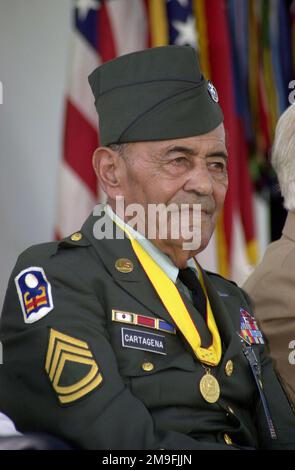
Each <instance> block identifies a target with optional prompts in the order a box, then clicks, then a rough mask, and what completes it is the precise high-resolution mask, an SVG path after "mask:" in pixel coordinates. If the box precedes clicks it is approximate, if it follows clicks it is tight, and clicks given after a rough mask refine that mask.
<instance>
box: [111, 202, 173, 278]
mask: <svg viewBox="0 0 295 470" xmlns="http://www.w3.org/2000/svg"><path fill="white" fill-rule="evenodd" d="M105 212H106V214H107V215H108V216H109V217H110V218H111V219H112V220H113V221H114V222H118V223H119V224H120V225H121V226H123V227H125V226H126V228H127V230H128V231H129V232H130V234H131V236H132V237H134V238H136V239H137V241H138V243H139V244H140V245H141V246H142V248H143V249H144V250H145V251H146V252H147V253H148V254H149V255H150V257H151V258H152V259H153V260H154V261H155V263H157V264H158V266H160V268H161V269H162V271H164V273H165V274H166V275H167V276H168V277H169V279H171V281H172V282H174V284H175V283H176V279H177V277H178V272H179V269H178V268H177V266H175V264H174V263H173V262H172V261H171V259H170V258H169V257H168V256H167V255H165V253H163V252H162V251H161V250H159V248H157V247H156V246H155V245H154V244H153V243H152V242H151V241H150V240H148V239H147V238H146V237H145V236H144V235H142V234H141V233H139V232H138V231H137V230H134V228H132V227H131V226H130V225H129V224H126V223H125V222H124V221H123V220H122V219H121V218H120V217H119V216H118V215H117V214H116V213H115V212H114V211H113V210H112V208H111V207H110V206H109V205H108V204H107V205H106V206H105Z"/></svg>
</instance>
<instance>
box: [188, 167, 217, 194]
mask: <svg viewBox="0 0 295 470" xmlns="http://www.w3.org/2000/svg"><path fill="white" fill-rule="evenodd" d="M183 189H184V190H185V191H195V192H196V193H198V194H202V195H206V196H208V195H211V194H213V180H212V176H211V174H210V172H209V170H208V168H207V165H206V164H201V165H198V166H196V167H194V168H193V169H192V170H191V171H190V173H189V175H188V179H187V181H186V183H185V185H184V187H183Z"/></svg>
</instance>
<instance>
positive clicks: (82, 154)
mask: <svg viewBox="0 0 295 470" xmlns="http://www.w3.org/2000/svg"><path fill="white" fill-rule="evenodd" d="M73 19H74V21H73V29H72V41H71V42H72V45H71V53H70V60H69V62H70V63H69V73H68V77H69V80H68V88H67V93H66V103H65V110H66V111H65V128H64V147H63V158H62V162H61V169H60V181H59V198H58V204H59V206H58V219H57V227H56V236H57V237H58V238H60V237H64V236H67V235H69V234H70V233H72V232H74V231H76V230H77V229H79V228H80V226H81V225H82V223H83V222H84V220H85V219H86V218H87V216H88V215H89V214H90V213H91V211H92V209H93V207H94V206H95V204H96V203H97V202H98V201H103V200H104V195H103V194H102V192H101V190H100V188H98V187H97V182H96V177H95V174H94V171H93V170H92V164H91V160H92V154H93V151H94V150H95V148H96V147H97V146H98V144H99V137H98V118H97V114H96V111H95V107H94V103H93V95H92V93H91V90H90V87H89V84H88V80H87V77H88V75H89V74H90V72H92V71H93V70H94V69H95V68H96V67H97V66H98V65H99V64H101V63H103V62H105V61H108V60H110V59H113V58H115V57H117V56H120V55H122V54H126V53H129V52H133V51H136V50H142V49H145V48H147V47H155V46H161V45H166V44H177V45H186V44H188V45H191V46H193V47H195V48H196V51H197V53H198V55H199V59H200V62H201V67H202V70H203V72H204V75H205V77H206V78H207V79H211V80H212V81H213V83H214V84H215V85H216V87H217V90H218V92H219V96H220V101H221V106H222V107H223V111H224V115H225V124H226V127H227V132H228V140H229V144H230V163H229V171H230V178H231V180H232V182H231V185H230V188H229V192H228V197H227V201H226V205H225V210H224V212H223V215H222V217H221V219H220V221H219V224H218V230H217V236H214V237H213V239H212V240H211V242H210V244H209V247H208V248H207V249H206V250H205V252H204V253H202V254H201V256H200V262H201V264H202V265H203V266H204V267H205V268H209V269H211V270H214V271H219V272H220V273H221V274H224V275H227V276H230V275H231V276H232V277H234V278H235V279H236V280H238V281H239V280H241V279H239V273H238V272H237V273H236V272H234V273H233V271H234V269H232V268H233V267H234V266H237V267H238V268H237V271H239V270H240V271H241V272H242V277H243V275H244V274H245V272H244V271H245V269H247V268H248V266H249V263H248V259H247V256H246V248H245V247H246V244H248V245H249V244H251V243H253V242H254V241H255V234H254V226H253V213H252V189H251V182H250V178H249V174H248V165H247V152H246V147H245V145H244V144H245V140H244V136H243V129H242V128H238V127H237V125H236V111H235V101H234V100H235V98H234V83H233V76H232V73H233V72H232V70H231V57H230V50H229V32H228V26H227V19H226V12H225V0H210V2H208V1H205V0H104V1H103V0H101V1H97V0H77V1H76V2H75V3H74V6H73ZM235 152H237V153H238V154H240V153H241V160H242V164H243V165H244V167H243V168H241V165H239V166H237V162H236V161H235V158H234V157H235V155H234V153H235ZM241 171H242V172H243V174H241ZM240 178H242V180H239V179H240ZM241 181H242V182H243V183H241ZM241 200H242V201H243V204H244V206H245V207H244V208H243V204H239V201H241ZM243 211H244V212H243ZM245 217H246V218H245ZM235 230H236V231H237V233H236V234H235ZM234 249H235V250H237V253H236V254H235V255H234V254H233V250H234ZM233 260H234V262H233ZM240 277H241V276H240Z"/></svg>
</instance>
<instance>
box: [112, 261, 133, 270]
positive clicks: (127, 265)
mask: <svg viewBox="0 0 295 470" xmlns="http://www.w3.org/2000/svg"><path fill="white" fill-rule="evenodd" d="M115 268H116V269H117V270H118V271H119V272H120V273H131V271H133V269H134V266H133V263H132V261H131V260H130V259H128V258H119V259H117V261H116V263H115Z"/></svg>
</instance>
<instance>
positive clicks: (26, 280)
mask: <svg viewBox="0 0 295 470" xmlns="http://www.w3.org/2000/svg"><path fill="white" fill-rule="evenodd" d="M14 281H15V285H16V290H17V294H18V298H19V301H20V305H21V309H22V312H23V315H24V321H25V323H34V322H36V321H38V320H41V318H43V317H45V315H47V314H48V313H49V312H51V310H52V309H53V308H54V305H53V301H52V293H51V285H50V283H49V282H48V280H47V277H46V275H45V272H44V269H43V268H41V267H39V266H30V267H29V268H26V269H24V270H22V271H21V272H20V273H19V274H18V275H17V276H16V277H15V279H14Z"/></svg>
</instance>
